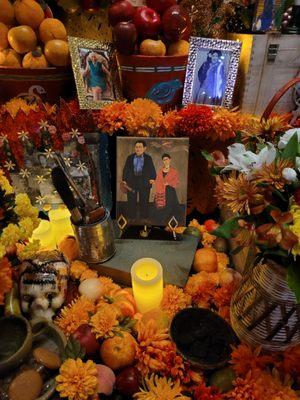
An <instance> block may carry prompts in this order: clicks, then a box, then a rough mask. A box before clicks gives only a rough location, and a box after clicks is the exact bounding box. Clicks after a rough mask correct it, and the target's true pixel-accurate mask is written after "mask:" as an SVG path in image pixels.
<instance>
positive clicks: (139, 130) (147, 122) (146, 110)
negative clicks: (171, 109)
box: [125, 99, 163, 136]
mask: <svg viewBox="0 0 300 400" xmlns="http://www.w3.org/2000/svg"><path fill="white" fill-rule="evenodd" d="M126 111H127V112H126V121H125V126H126V129H127V130H128V132H129V134H130V135H133V136H134V135H138V136H151V135H153V134H156V133H157V132H158V129H159V128H160V126H161V123H162V120H163V113H162V110H161V108H160V107H159V105H157V104H156V103H154V101H152V100H149V99H135V100H133V101H132V102H131V103H130V104H129V105H128V106H127V110H126Z"/></svg>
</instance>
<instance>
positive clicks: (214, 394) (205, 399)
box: [193, 384, 224, 400]
mask: <svg viewBox="0 0 300 400" xmlns="http://www.w3.org/2000/svg"><path fill="white" fill-rule="evenodd" d="M223 398H224V397H223V395H222V394H221V393H220V392H219V389H218V388H216V387H215V386H210V387H207V386H205V385H204V384H201V385H200V386H197V387H195V388H194V390H193V399H194V400H222V399H223Z"/></svg>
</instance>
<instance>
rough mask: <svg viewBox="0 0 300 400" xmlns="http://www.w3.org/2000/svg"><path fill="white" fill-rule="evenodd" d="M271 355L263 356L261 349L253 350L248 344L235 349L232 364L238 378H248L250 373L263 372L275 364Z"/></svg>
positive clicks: (232, 354)
mask: <svg viewBox="0 0 300 400" xmlns="http://www.w3.org/2000/svg"><path fill="white" fill-rule="evenodd" d="M273 360H274V359H273V357H272V356H270V355H264V354H261V348H260V347H258V348H256V349H252V348H251V347H250V346H248V345H247V344H240V345H239V346H237V347H236V348H234V349H233V352H232V353H231V361H230V363H231V364H232V366H233V369H234V370H235V372H236V373H237V375H238V376H242V377H244V376H246V375H247V374H248V372H249V371H252V372H253V371H256V370H263V369H264V368H265V367H266V366H267V365H268V364H271V363H272V362H273Z"/></svg>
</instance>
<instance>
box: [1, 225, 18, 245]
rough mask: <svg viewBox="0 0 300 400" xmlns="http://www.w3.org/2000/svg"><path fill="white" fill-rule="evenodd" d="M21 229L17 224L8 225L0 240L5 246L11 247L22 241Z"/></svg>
mask: <svg viewBox="0 0 300 400" xmlns="http://www.w3.org/2000/svg"><path fill="white" fill-rule="evenodd" d="M20 237H21V234H20V228H19V227H18V225H15V224H8V225H7V226H6V227H5V228H4V229H3V231H2V234H1V236H0V240H1V243H2V245H3V246H5V247H10V246H13V245H14V244H16V243H17V242H18V241H19V240H20Z"/></svg>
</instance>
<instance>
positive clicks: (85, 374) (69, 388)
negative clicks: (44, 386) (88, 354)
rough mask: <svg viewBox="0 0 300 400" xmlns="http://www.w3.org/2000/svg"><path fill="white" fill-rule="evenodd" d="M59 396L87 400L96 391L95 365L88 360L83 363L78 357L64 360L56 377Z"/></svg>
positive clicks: (73, 399) (74, 399)
mask: <svg viewBox="0 0 300 400" xmlns="http://www.w3.org/2000/svg"><path fill="white" fill-rule="evenodd" d="M56 382H57V383H58V384H57V387H56V390H57V391H58V392H59V395H60V397H67V398H68V399H69V400H88V399H90V397H91V396H93V395H95V394H96V393H97V384H98V377H97V367H96V364H95V363H94V362H93V361H91V360H88V361H87V362H86V363H84V362H83V361H82V360H81V359H80V358H77V360H73V359H68V360H66V361H65V362H64V363H63V364H62V366H61V367H60V370H59V375H58V376H57V377H56Z"/></svg>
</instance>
